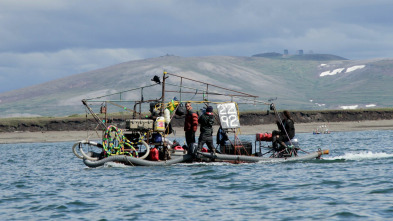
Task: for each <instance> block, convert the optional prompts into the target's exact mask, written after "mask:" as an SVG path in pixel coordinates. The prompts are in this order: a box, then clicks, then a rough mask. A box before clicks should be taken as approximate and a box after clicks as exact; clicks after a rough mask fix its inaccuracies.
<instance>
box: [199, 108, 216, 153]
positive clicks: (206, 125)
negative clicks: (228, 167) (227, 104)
mask: <svg viewBox="0 0 393 221" xmlns="http://www.w3.org/2000/svg"><path fill="white" fill-rule="evenodd" d="M198 123H199V124H200V134H199V139H198V150H199V151H200V150H202V147H203V145H204V144H205V143H206V145H207V147H208V148H209V149H210V151H211V152H213V153H216V149H215V148H214V145H213V124H214V115H213V107H212V106H208V107H207V108H206V112H205V113H204V114H202V115H201V116H200V117H199V119H198Z"/></svg>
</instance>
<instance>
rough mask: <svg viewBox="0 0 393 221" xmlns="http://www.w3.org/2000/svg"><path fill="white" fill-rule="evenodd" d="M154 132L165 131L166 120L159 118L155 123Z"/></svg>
mask: <svg viewBox="0 0 393 221" xmlns="http://www.w3.org/2000/svg"><path fill="white" fill-rule="evenodd" d="M154 130H155V131H159V132H164V131H165V118H164V117H157V119H156V122H155V123H154Z"/></svg>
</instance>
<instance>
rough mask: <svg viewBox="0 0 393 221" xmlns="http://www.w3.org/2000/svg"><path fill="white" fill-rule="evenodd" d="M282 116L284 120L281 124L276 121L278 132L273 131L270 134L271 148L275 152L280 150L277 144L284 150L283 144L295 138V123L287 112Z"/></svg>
mask: <svg viewBox="0 0 393 221" xmlns="http://www.w3.org/2000/svg"><path fill="white" fill-rule="evenodd" d="M284 116H285V118H284V119H283V120H282V122H279V121H278V120H277V122H276V123H277V127H278V130H274V131H273V132H272V138H273V140H272V143H273V148H274V149H275V150H277V151H280V150H281V149H279V148H278V144H280V145H281V147H282V148H286V147H287V146H286V145H285V142H286V141H289V140H291V139H292V138H293V137H294V136H295V123H294V121H293V120H292V117H291V115H290V114H289V111H287V110H285V111H284Z"/></svg>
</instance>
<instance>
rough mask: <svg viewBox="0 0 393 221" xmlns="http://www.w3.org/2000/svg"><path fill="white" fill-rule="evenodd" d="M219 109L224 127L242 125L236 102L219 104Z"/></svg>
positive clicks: (231, 127) (230, 127)
mask: <svg viewBox="0 0 393 221" xmlns="http://www.w3.org/2000/svg"><path fill="white" fill-rule="evenodd" d="M217 110H218V117H219V118H220V125H221V127H222V129H233V128H239V127H240V121H239V118H238V117H237V109H236V105H235V103H225V104H218V105H217Z"/></svg>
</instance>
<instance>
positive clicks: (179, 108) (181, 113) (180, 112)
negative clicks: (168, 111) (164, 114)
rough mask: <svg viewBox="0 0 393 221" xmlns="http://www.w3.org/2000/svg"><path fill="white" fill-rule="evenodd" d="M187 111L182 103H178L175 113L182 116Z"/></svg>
mask: <svg viewBox="0 0 393 221" xmlns="http://www.w3.org/2000/svg"><path fill="white" fill-rule="evenodd" d="M186 113H187V109H186V107H185V106H184V105H183V104H179V107H177V109H176V112H175V114H176V115H178V116H183V115H185V114H186Z"/></svg>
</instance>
